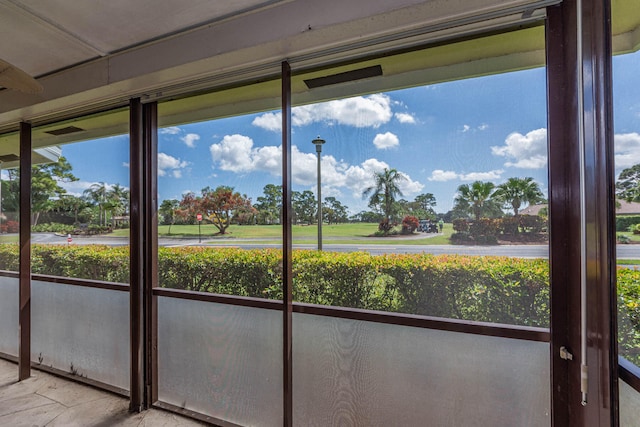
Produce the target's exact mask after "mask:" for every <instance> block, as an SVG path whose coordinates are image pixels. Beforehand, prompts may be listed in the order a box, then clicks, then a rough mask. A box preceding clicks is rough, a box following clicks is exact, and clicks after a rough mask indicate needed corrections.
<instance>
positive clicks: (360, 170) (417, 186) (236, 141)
mask: <svg viewBox="0 0 640 427" xmlns="http://www.w3.org/2000/svg"><path fill="white" fill-rule="evenodd" d="M210 151H211V157H212V160H213V162H214V165H215V166H217V167H218V168H220V169H221V170H225V171H230V172H235V173H248V172H256V171H260V172H266V173H269V174H271V175H273V176H281V175H282V147H281V146H277V147H276V146H264V147H254V143H253V140H252V139H251V138H249V137H247V136H244V135H226V136H225V137H224V138H223V139H222V141H220V142H219V143H217V144H212V145H211V147H210ZM291 157H292V159H291V165H292V170H291V173H292V178H293V182H294V183H295V184H298V185H307V186H313V185H314V184H316V182H317V176H316V171H317V161H318V160H317V155H316V153H303V152H301V151H300V150H299V149H298V147H297V146H295V145H294V146H293V147H291ZM321 162H322V164H321V167H322V187H323V191H324V192H325V193H326V194H340V189H341V188H345V189H347V190H349V191H351V192H352V193H353V195H354V197H358V198H361V197H362V191H363V190H364V189H365V188H367V187H369V186H371V185H373V174H374V173H375V172H379V171H382V170H383V169H385V168H389V165H388V164H386V163H385V162H382V161H379V160H377V159H368V160H365V161H364V162H362V163H361V164H360V165H350V164H348V163H346V162H344V161H342V160H341V161H338V160H336V158H335V157H333V156H330V155H324V156H322V160H321ZM404 175H405V176H406V177H407V179H406V180H403V181H401V182H400V183H399V186H400V189H401V190H402V191H403V193H405V194H414V193H417V192H419V191H420V190H422V188H423V187H424V186H423V184H421V183H420V182H418V181H413V180H412V179H411V178H410V177H409V176H408V175H407V174H404Z"/></svg>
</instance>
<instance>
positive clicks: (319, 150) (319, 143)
mask: <svg viewBox="0 0 640 427" xmlns="http://www.w3.org/2000/svg"><path fill="white" fill-rule="evenodd" d="M311 142H313V145H315V146H316V153H317V154H318V250H319V251H321V250H322V190H321V185H322V179H321V174H320V153H322V144H324V143H325V140H324V139H320V136H319V135H318V137H317V138H316V139H314V140H313V141H311Z"/></svg>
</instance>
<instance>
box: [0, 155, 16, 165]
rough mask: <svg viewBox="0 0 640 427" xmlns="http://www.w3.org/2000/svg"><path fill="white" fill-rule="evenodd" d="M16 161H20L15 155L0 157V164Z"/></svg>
mask: <svg viewBox="0 0 640 427" xmlns="http://www.w3.org/2000/svg"><path fill="white" fill-rule="evenodd" d="M16 160H20V157H18V156H16V155H15V154H5V155H3V156H0V163H8V162H15V161H16Z"/></svg>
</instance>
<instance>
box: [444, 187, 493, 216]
mask: <svg viewBox="0 0 640 427" xmlns="http://www.w3.org/2000/svg"><path fill="white" fill-rule="evenodd" d="M495 187H496V186H495V184H494V183H493V182H482V181H475V182H474V183H473V184H463V185H461V186H459V187H458V195H457V196H456V198H455V199H454V201H455V203H456V207H457V208H460V209H464V210H466V211H471V212H472V213H473V216H474V217H475V219H476V221H477V220H479V219H480V218H481V217H482V216H483V215H487V213H489V212H492V211H495V208H496V207H497V203H496V201H495V200H494V199H492V196H493V190H494V189H495Z"/></svg>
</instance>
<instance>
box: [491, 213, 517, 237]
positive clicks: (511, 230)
mask: <svg viewBox="0 0 640 427" xmlns="http://www.w3.org/2000/svg"><path fill="white" fill-rule="evenodd" d="M496 221H497V227H498V230H499V231H500V232H502V233H503V234H517V233H518V227H519V226H520V221H518V218H517V217H515V216H508V217H505V218H500V219H498V220H496Z"/></svg>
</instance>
